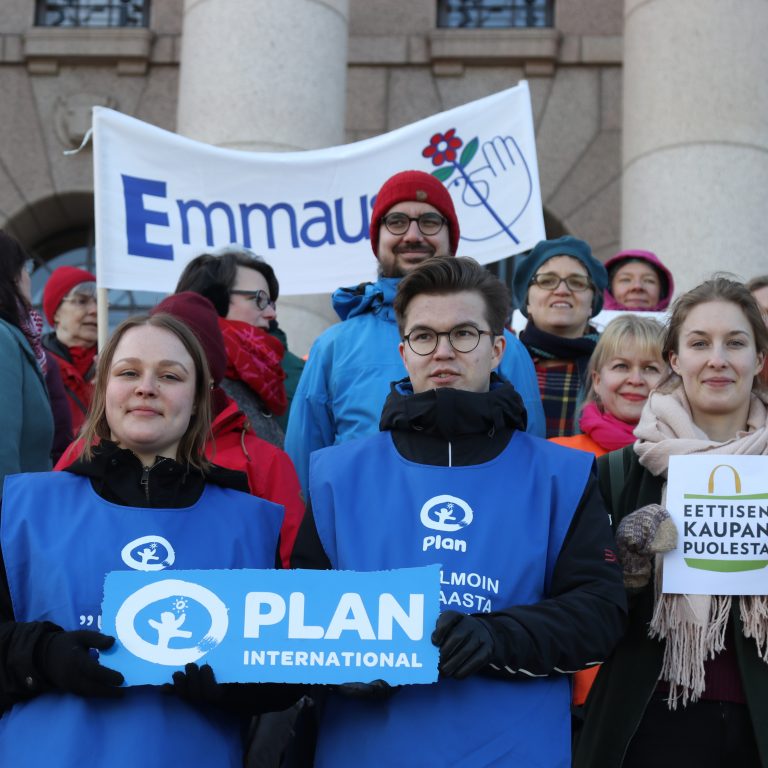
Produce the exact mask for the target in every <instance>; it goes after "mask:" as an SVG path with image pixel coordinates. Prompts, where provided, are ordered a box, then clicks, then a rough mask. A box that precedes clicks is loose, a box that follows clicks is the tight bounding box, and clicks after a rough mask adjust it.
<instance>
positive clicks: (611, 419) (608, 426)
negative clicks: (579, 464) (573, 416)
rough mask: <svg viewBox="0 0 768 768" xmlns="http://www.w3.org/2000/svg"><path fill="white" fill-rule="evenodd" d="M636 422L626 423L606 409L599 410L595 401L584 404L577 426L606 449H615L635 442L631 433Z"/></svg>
mask: <svg viewBox="0 0 768 768" xmlns="http://www.w3.org/2000/svg"><path fill="white" fill-rule="evenodd" d="M636 426H637V424H627V422H626V421H622V420H621V419H617V418H616V417H615V416H613V415H612V414H610V413H608V412H607V411H601V410H600V409H599V408H598V407H597V405H595V403H588V404H587V405H585V406H584V410H582V412H581V418H580V419H579V427H581V431H582V432H583V433H584V434H585V435H589V436H590V437H591V438H592V439H593V440H594V441H595V442H596V443H597V444H598V445H601V446H602V447H603V448H605V450H606V451H615V450H618V449H619V448H623V447H624V446H625V445H631V444H632V443H634V442H635V435H634V434H633V432H634V429H635V427H636Z"/></svg>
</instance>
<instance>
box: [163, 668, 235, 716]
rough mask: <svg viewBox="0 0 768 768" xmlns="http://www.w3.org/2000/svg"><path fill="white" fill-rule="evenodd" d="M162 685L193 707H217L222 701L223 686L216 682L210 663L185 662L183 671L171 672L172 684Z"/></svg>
mask: <svg viewBox="0 0 768 768" xmlns="http://www.w3.org/2000/svg"><path fill="white" fill-rule="evenodd" d="M163 687H164V689H165V690H166V692H170V693H175V694H176V695H177V696H178V697H179V698H180V699H184V701H186V702H187V703H188V704H192V706H195V707H219V706H221V704H222V703H223V701H224V690H223V687H222V686H221V685H219V683H217V682H216V676H215V675H214V674H213V669H211V666H210V664H203V666H202V667H198V666H197V664H187V665H186V666H185V667H184V671H183V672H181V671H179V672H174V673H173V685H171V684H170V683H167V684H166V685H165V686H163Z"/></svg>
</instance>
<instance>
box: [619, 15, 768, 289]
mask: <svg viewBox="0 0 768 768" xmlns="http://www.w3.org/2000/svg"><path fill="white" fill-rule="evenodd" d="M624 10H625V24H624V93H623V98H624V107H623V109H624V118H623V167H624V170H623V179H622V238H621V240H622V246H623V247H624V248H647V249H649V250H652V251H655V252H656V253H657V254H658V255H659V257H660V258H661V259H662V261H664V262H665V263H666V264H667V265H668V266H669V267H670V268H671V269H672V271H673V273H674V275H675V280H676V282H678V285H679V289H678V295H679V293H680V292H681V291H684V290H687V289H689V288H692V287H693V286H694V285H696V284H698V283H699V282H701V281H702V280H703V279H706V278H707V277H709V276H710V275H711V274H712V273H713V272H715V271H718V270H720V271H726V270H727V271H731V272H733V273H735V274H738V275H739V276H740V277H741V278H745V279H746V278H749V277H751V276H753V275H755V274H758V273H765V272H766V261H765V255H764V254H765V243H766V241H768V210H767V209H766V202H765V201H766V190H768V130H766V126H768V89H767V88H765V87H763V80H764V79H765V74H766V72H768V46H766V44H765V41H766V39H768V3H767V2H765V0H625V6H624Z"/></svg>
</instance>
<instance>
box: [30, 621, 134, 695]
mask: <svg viewBox="0 0 768 768" xmlns="http://www.w3.org/2000/svg"><path fill="white" fill-rule="evenodd" d="M42 642H43V643H44V645H43V648H42V653H41V654H40V655H41V658H42V660H43V661H42V665H41V666H42V669H43V672H44V674H45V676H46V677H47V678H48V680H49V681H50V682H51V683H52V684H53V685H54V687H56V688H58V689H59V690H61V691H69V692H70V693H76V694H77V695H78V696H105V697H109V698H115V697H119V696H122V695H123V689H122V688H119V687H118V686H120V685H122V684H123V676H122V675H121V674H120V673H119V672H116V671H115V670H114V669H110V668H109V667H103V666H102V665H101V664H99V662H98V661H97V660H96V659H95V658H94V657H93V656H92V655H91V653H90V650H91V649H92V648H93V649H96V650H99V651H105V650H107V649H108V648H111V647H112V646H113V645H114V642H115V638H114V637H110V636H109V635H102V634H101V632H93V631H92V630H90V629H78V630H75V631H73V632H63V631H59V632H52V633H51V634H50V635H49V636H48V637H46V638H43V640H42Z"/></svg>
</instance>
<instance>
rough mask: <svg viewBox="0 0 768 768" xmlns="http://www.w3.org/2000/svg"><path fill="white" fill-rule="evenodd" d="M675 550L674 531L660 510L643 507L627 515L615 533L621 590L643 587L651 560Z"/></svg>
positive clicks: (651, 506)
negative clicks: (622, 578) (620, 569)
mask: <svg viewBox="0 0 768 768" xmlns="http://www.w3.org/2000/svg"><path fill="white" fill-rule="evenodd" d="M676 546H677V528H676V527H675V524H674V523H673V522H672V519H671V518H670V516H669V512H667V510H666V509H664V507H662V506H660V505H659V504H646V505H645V506H644V507H640V509H636V510H635V511H634V512H632V513H631V514H629V515H627V516H626V517H625V518H624V519H623V520H622V521H621V522H620V523H619V527H618V529H617V530H616V553H617V555H618V558H619V562H620V563H621V566H622V568H623V570H624V586H625V587H626V588H627V589H642V588H643V587H644V586H646V584H648V582H649V581H650V580H651V569H652V566H653V560H654V558H655V556H656V555H658V554H661V553H664V552H671V551H672V550H673V549H674V548H675V547H676Z"/></svg>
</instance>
